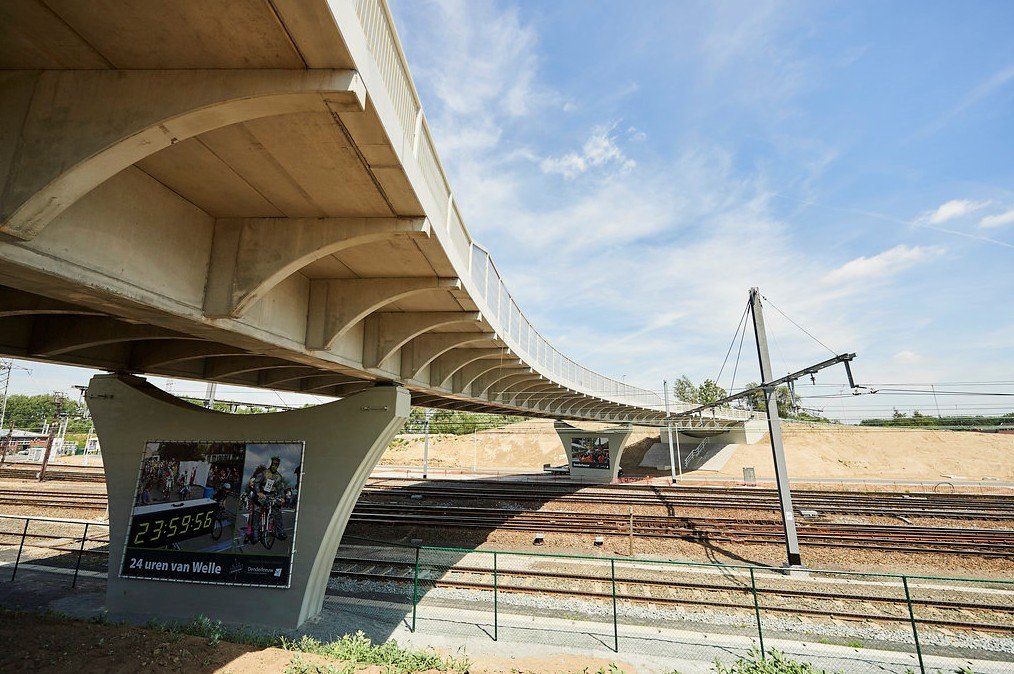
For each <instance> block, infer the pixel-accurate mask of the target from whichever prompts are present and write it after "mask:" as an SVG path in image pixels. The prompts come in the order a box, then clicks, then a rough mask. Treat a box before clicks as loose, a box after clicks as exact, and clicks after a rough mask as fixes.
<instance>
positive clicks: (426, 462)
mask: <svg viewBox="0 0 1014 674" xmlns="http://www.w3.org/2000/svg"><path fill="white" fill-rule="evenodd" d="M423 416H424V417H425V418H426V424H425V429H426V437H425V439H424V440H423V479H424V480H425V479H426V474H427V473H429V472H430V417H432V416H433V410H431V409H428V408H427V410H426V411H425V412H424V413H423Z"/></svg>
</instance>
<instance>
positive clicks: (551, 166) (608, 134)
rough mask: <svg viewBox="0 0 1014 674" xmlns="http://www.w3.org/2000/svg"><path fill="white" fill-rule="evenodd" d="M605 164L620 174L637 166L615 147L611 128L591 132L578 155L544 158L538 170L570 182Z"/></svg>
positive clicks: (568, 154) (574, 153)
mask: <svg viewBox="0 0 1014 674" xmlns="http://www.w3.org/2000/svg"><path fill="white" fill-rule="evenodd" d="M607 164H609V165H615V166H616V167H617V170H618V171H619V172H620V173H626V172H628V171H630V170H632V169H633V168H634V167H635V166H636V165H637V164H636V162H635V161H634V160H633V159H628V158H627V156H626V155H625V154H623V150H621V149H620V148H619V146H617V145H616V141H615V140H614V139H613V136H612V128H610V127H604V126H599V127H596V128H595V129H593V130H592V134H591V136H589V137H588V140H586V141H585V142H584V145H583V146H582V148H581V153H580V154H578V153H576V152H568V153H567V154H565V155H562V156H560V157H546V158H545V159H543V160H542V161H541V162H539V169H540V170H541V171H542V172H543V173H559V174H560V175H562V176H563V177H564V178H567V179H568V180H570V179H572V178H576V177H577V176H578V175H580V174H582V173H584V172H585V171H587V170H588V169H590V168H593V167H599V166H605V165H607Z"/></svg>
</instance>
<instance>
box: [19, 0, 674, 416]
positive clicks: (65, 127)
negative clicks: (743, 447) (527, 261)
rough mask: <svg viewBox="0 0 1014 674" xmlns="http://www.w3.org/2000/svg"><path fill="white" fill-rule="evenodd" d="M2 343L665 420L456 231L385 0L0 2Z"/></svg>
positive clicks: (236, 379) (438, 399)
mask: <svg viewBox="0 0 1014 674" xmlns="http://www.w3.org/2000/svg"><path fill="white" fill-rule="evenodd" d="M0 69H2V72H0V92H2V95H0V129H2V136H0V184H2V186H3V192H2V204H0V218H2V220H0V232H2V238H3V240H2V242H0V255H2V259H3V265H2V266H0V284H2V287H0V317H2V319H3V320H2V328H0V351H2V352H3V353H5V354H7V355H12V356H17V357H22V358H30V359H37V360H44V361H52V362H61V363H69V364H77V365H85V366H89V367H93V368H98V369H104V370H110V371H118V372H133V373H150V374H159V375H165V376H170V377H180V378H191V379H197V380H202V381H216V382H222V383H230V384H238V385H247V386H258V387H269V388H275V389H282V390H290V391H299V392H307V393H314V394H319V395H325V396H336V397H341V396H345V395H348V394H350V393H353V392H356V391H359V390H362V389H364V388H366V387H369V386H371V385H373V384H375V383H378V382H380V383H383V382H392V383H397V384H401V385H404V386H406V387H407V388H408V389H409V390H410V391H411V393H412V402H413V403H414V404H419V405H426V406H432V407H443V408H453V409H464V410H475V411H490V412H510V413H522V414H525V415H529V416H544V417H553V418H564V419H591V420H598V421H619V422H640V423H652V422H657V421H658V420H659V419H660V418H661V416H662V414H661V412H660V409H661V400H660V399H659V397H658V396H657V395H656V394H655V393H653V392H651V391H647V390H643V389H639V388H637V387H634V386H628V385H626V384H624V383H621V382H618V381H616V380H613V379H610V378H608V377H605V376H602V375H599V374H597V373H595V372H592V371H591V370H589V369H587V368H585V367H582V366H581V365H579V364H577V363H575V362H574V361H572V360H571V359H569V358H567V357H566V356H565V355H563V354H562V353H560V352H559V351H558V350H556V349H555V348H553V346H552V345H550V344H549V343H548V342H547V341H546V340H545V339H544V338H543V337H542V335H540V334H539V332H538V331H537V330H536V329H535V327H534V326H532V325H531V324H530V323H529V322H528V320H527V319H526V318H525V316H524V314H523V313H522V311H521V309H520V308H519V307H518V305H517V303H516V302H515V301H514V300H513V298H512V297H511V294H510V292H509V291H508V289H507V288H506V287H505V285H504V283H503V282H502V280H501V278H500V275H499V273H498V271H497V268H496V265H495V263H494V262H493V260H492V259H491V258H490V255H489V253H488V252H487V251H486V250H485V249H483V248H482V247H481V246H479V245H478V244H476V243H475V242H474V241H472V239H471V237H470V235H469V233H468V230H467V228H466V227H465V223H464V221H463V219H462V216H461V213H460V212H459V209H458V206H457V204H456V202H455V200H454V195H453V193H452V190H451V187H450V185H449V184H448V181H447V178H446V176H445V174H444V171H443V169H442V167H441V164H440V160H439V158H438V155H437V152H436V148H435V147H434V144H433V141H432V139H431V137H430V134H429V130H428V126H427V123H426V118H425V115H424V114H423V111H422V108H421V106H420V103H419V98H418V95H417V93H416V90H415V87H414V85H413V83H412V78H411V75H410V74H409V70H408V65H407V63H406V61H405V57H404V55H403V54H402V51H401V47H400V45H399V42H398V38H397V35H396V33H395V29H394V25H393V23H392V21H391V16H390V13H389V11H388V9H387V7H386V4H385V3H383V2H380V1H379V0H354V1H353V0H347V1H342V2H339V1H334V2H325V1H324V0H314V1H299V2H296V1H291V0H270V1H269V0H262V1H250V2H239V3H236V2H205V1H203V0H180V1H178V2H172V3H167V4H166V5H164V6H161V7H160V8H159V10H158V11H152V10H151V4H150V3H148V2H142V1H139V0H126V1H123V0H116V1H113V0H108V1H104V0H97V1H96V2H88V3H79V2H73V1H69V0H68V1H63V0H46V1H45V2H43V1H42V0H14V1H12V2H6V3H3V4H2V7H0Z"/></svg>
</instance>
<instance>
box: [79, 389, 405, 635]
mask: <svg viewBox="0 0 1014 674" xmlns="http://www.w3.org/2000/svg"><path fill="white" fill-rule="evenodd" d="M87 397H88V405H89V408H90V409H91V412H92V416H93V418H94V421H95V427H96V429H97V431H98V434H99V438H100V440H101V442H102V454H103V458H104V463H105V472H106V485H107V489H108V492H109V519H110V533H109V540H110V543H109V582H108V589H107V591H106V609H107V610H108V611H109V613H110V615H111V616H113V617H116V618H118V619H129V620H147V619H152V618H155V619H160V620H166V619H172V620H180V621H189V620H190V619H192V618H193V617H194V616H197V615H204V616H207V617H210V618H213V619H216V620H222V621H223V622H226V623H231V624H249V625H258V626H265V627H271V628H276V629H288V628H294V627H297V626H299V625H300V624H302V623H303V622H305V621H306V620H307V619H308V618H311V617H313V616H315V615H317V614H318V613H319V612H320V610H321V607H322V605H323V601H324V594H325V590H326V589H327V582H328V579H329V577H330V571H331V567H332V564H333V560H334V556H335V553H336V551H337V549H338V544H339V542H340V541H341V537H342V534H343V533H344V531H345V526H346V524H347V523H348V519H349V516H350V514H351V512H352V508H353V506H354V505H355V502H356V500H357V498H358V496H359V493H360V491H361V489H362V487H363V485H364V484H365V482H366V480H367V478H368V477H369V474H370V471H371V470H372V469H373V467H374V466H375V465H376V463H377V462H378V461H379V460H380V456H381V454H383V452H384V449H385V448H386V447H387V444H388V442H390V440H391V438H392V437H393V436H394V435H395V433H397V431H398V430H399V429H400V428H401V426H402V424H403V423H404V421H405V420H406V419H407V418H408V415H409V411H410V395H409V392H408V391H407V390H406V389H405V388H402V387H395V386H390V387H374V388H370V389H368V390H366V391H362V392H360V393H357V394H355V395H352V396H349V397H347V398H344V399H342V400H339V401H337V402H333V403H329V404H325V405H319V406H316V407H307V408H304V409H298V410H291V411H287V412H280V413H274V414H255V415H232V414H224V413H221V412H215V411H212V410H207V409H204V408H202V407H197V406H195V405H192V404H189V403H186V402H184V401H182V400H180V399H178V398H175V397H173V396H171V395H169V394H167V393H165V392H163V391H161V390H159V389H157V388H156V387H154V386H152V385H151V384H149V383H148V382H147V381H145V380H144V379H141V378H139V377H134V376H130V375H97V376H95V377H94V378H92V380H91V383H90V385H89V387H88V393H87ZM153 441H160V442H161V443H162V444H160V445H154V444H151V443H153ZM172 441H177V442H176V443H175V444H174V443H173V442H172ZM195 441H196V442H204V443H208V442H215V443H221V444H218V445H215V446H214V447H215V449H214V450H213V451H223V450H222V449H221V448H223V447H224V448H229V447H246V449H245V450H243V451H244V452H246V453H251V452H255V451H257V450H258V449H260V450H262V451H268V452H269V451H270V447H272V445H271V444H270V443H275V442H278V443H289V444H288V446H290V447H291V446H298V443H303V453H302V458H301V460H302V464H301V466H300V479H299V488H298V502H297V505H296V507H295V509H294V512H292V510H291V509H290V510H289V511H288V512H286V511H285V510H282V513H283V518H289V519H292V522H291V524H290V523H289V522H286V524H285V528H286V529H288V536H287V540H285V541H284V542H281V541H279V542H277V543H276V544H275V547H277V548H279V549H281V550H282V551H285V550H288V549H291V552H292V554H291V567H287V573H286V576H287V577H288V587H285V586H277V585H276V586H268V585H270V583H272V582H275V583H277V582H278V581H274V580H272V578H270V576H271V575H272V574H266V576H267V577H266V580H258V578H257V577H256V576H255V577H252V578H251V577H250V576H249V575H248V576H247V577H246V578H245V579H241V580H243V582H246V583H248V584H246V585H227V584H222V583H223V582H229V581H230V577H227V576H226V574H227V573H229V571H228V570H226V571H224V572H222V573H220V574H218V575H215V572H214V568H215V564H214V563H212V564H211V570H210V571H209V570H208V567H207V566H206V564H208V563H209V562H208V561H207V560H211V562H215V560H217V559H221V560H222V563H221V564H219V566H223V567H224V566H226V565H229V566H231V567H232V569H234V570H233V571H232V573H233V574H236V573H238V572H237V571H235V569H236V568H238V567H239V566H240V565H241V563H242V562H243V560H244V559H250V560H254V561H250V562H249V564H248V566H250V567H251V568H250V569H249V571H250V572H251V573H253V574H256V573H263V569H260V568H257V567H256V566H255V565H256V564H257V562H256V559H257V555H259V554H260V555H263V553H265V552H271V551H268V550H264V549H262V546H256V545H249V544H247V545H242V546H240V547H239V548H237V546H236V545H235V544H231V547H230V542H231V541H240V542H241V541H242V537H241V535H239V536H237V537H233V533H234V532H227V534H226V535H224V536H222V537H221V539H220V540H219V541H217V542H216V543H217V545H216V546H214V547H217V548H219V550H218V551H217V552H215V551H208V548H207V547H205V548H201V546H202V545H203V544H204V540H203V539H191V540H189V541H186V542H184V543H179V544H176V545H170V546H168V547H166V546H162V547H157V546H155V545H154V544H149V545H148V549H140V550H139V549H138V548H136V547H134V545H133V543H136V542H137V541H138V540H142V539H144V538H145V535H143V534H142V533H141V531H140V529H139V526H140V524H139V523H140V520H139V518H138V517H134V514H135V511H134V507H135V504H136V503H137V500H138V481H139V475H140V474H141V468H142V455H143V454H144V453H145V452H149V453H150V452H151V451H152V449H151V448H152V447H156V446H159V447H177V448H179V447H183V448H184V449H185V448H186V447H188V446H193V445H194V443H195ZM188 443H189V445H188ZM244 443H248V444H244ZM204 446H205V447H207V445H204ZM165 451H168V450H165ZM209 451H210V450H209ZM297 455H298V454H297ZM216 456H217V455H216ZM292 463H293V461H292V460H289V461H288V464H289V465H286V466H283V467H282V471H283V472H282V475H288V476H290V478H291V476H292V475H293V471H294V469H295V466H294V465H291V464H292ZM194 465H197V466H198V468H200V465H199V464H196V463H195V464H194ZM189 466H190V464H188V465H187V469H188V471H189V470H190V467H189ZM180 472H183V471H182V470H181V471H180ZM248 477H249V476H248V475H246V474H244V475H243V477H242V481H243V482H245V481H246V480H247V479H248ZM213 479H214V478H212V479H211V480H212V481H213ZM233 489H234V490H235V486H234V487H233ZM195 491H197V489H196V488H195ZM151 496H152V497H153V498H152V506H150V507H151V508H152V510H154V511H156V514H157V513H158V512H160V511H164V510H166V509H169V508H172V507H173V505H172V503H171V501H172V500H177V499H175V498H173V499H168V498H165V497H164V495H163V494H162V493H161V492H158V491H157V490H156V493H154V494H152V495H151ZM195 496H197V494H193V495H191V496H190V500H186V501H181V504H184V505H181V506H180V507H183V508H189V507H191V505H192V504H193V507H200V503H202V501H201V499H195V498H194V497H195ZM200 496H204V497H205V498H204V499H203V503H204V504H206V507H213V505H212V506H208V504H213V503H214V501H213V499H211V500H209V499H207V498H206V496H207V494H206V493H205V492H203V490H200ZM232 498H233V499H234V501H233V503H236V504H237V505H238V498H236V497H235V496H233V497H232ZM176 512H177V513H182V512H183V510H177V511H176ZM169 514H173V513H172V512H170V513H169ZM132 518H133V519H132ZM239 519H240V518H238V517H237V519H236V523H235V524H234V525H233V527H234V529H239ZM132 522H133V526H132ZM177 524H179V522H177ZM153 526H154V525H153ZM147 536H148V537H149V538H150V537H151V533H150V532H149V533H148V534H147ZM210 541H211V538H210V536H207V542H208V543H210ZM128 544H129V545H128ZM180 547H182V548H184V549H183V550H180V549H179V548H180ZM125 549H126V550H127V552H128V555H127V556H128V557H132V556H133V555H134V553H135V552H137V553H138V554H140V555H141V556H144V555H148V556H150V557H151V558H153V559H161V558H164V559H169V560H173V559H175V560H177V567H178V568H182V567H180V566H179V562H180V561H182V562H186V563H188V564H190V565H191V573H190V574H189V575H187V576H186V579H182V578H175V579H168V580H167V579H159V580H153V579H150V576H149V577H148V578H145V579H141V578H137V577H127V576H129V573H130V572H129V571H128V572H127V573H124V571H125V565H124V551H125ZM197 549H200V550H199V551H197ZM274 552H275V557H274V558H271V557H264V558H263V559H266V560H268V562H269V563H271V562H273V563H276V564H285V562H283V561H279V560H283V559H285V555H284V554H283V555H282V556H279V555H278V554H277V553H278V550H275V551H274ZM244 555H248V556H249V557H246V558H244V557H243V556H244ZM237 560H238V561H237ZM128 561H129V560H128ZM269 565H270V564H269ZM195 569H196V571H197V572H195ZM146 573H147V572H146ZM156 575H158V574H156ZM167 575H173V574H172V573H169V572H167ZM176 575H184V574H182V572H181V574H176ZM237 578H240V577H239V576H237V575H233V576H232V577H231V580H232V581H236V580H237Z"/></svg>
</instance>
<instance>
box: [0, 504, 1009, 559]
mask: <svg viewBox="0 0 1014 674" xmlns="http://www.w3.org/2000/svg"><path fill="white" fill-rule="evenodd" d="M424 489H425V487H424ZM469 491H474V490H469ZM411 493H414V492H410V493H409V494H407V495H411ZM376 496H377V492H376V491H371V492H366V493H364V498H361V499H360V501H359V502H358V503H357V504H356V507H355V509H354V510H353V513H352V517H351V519H350V524H365V525H391V526H399V525H402V526H410V527H419V526H425V527H438V528H477V529H500V530H513V531H528V532H533V533H535V532H552V533H569V534H578V535H598V536H629V535H631V533H632V534H633V535H634V536H635V537H637V538H662V539H680V540H687V541H692V542H697V543H702V544H708V543H714V542H738V543H758V544H779V543H781V542H782V541H783V540H784V531H783V529H782V526H781V523H780V522H779V521H778V520H776V519H770V520H768V519H756V518H745V517H706V516H677V515H645V514H634V515H633V516H632V518H631V515H628V514H618V513H601V512H600V513H595V512H591V513H589V512H576V511H567V510H520V509H519V510H511V509H504V508H502V507H496V508H482V507H474V506H457V505H454V506H437V505H423V504H420V503H418V502H412V504H411V506H410V507H407V505H406V504H404V503H390V502H378V501H374V500H372V499H373V498H374V497H376ZM545 499H546V496H543V500H545ZM472 500H473V501H474V500H476V499H475V496H474V493H473V499H472ZM560 500H561V501H563V502H564V503H566V501H567V500H566V499H560ZM599 502H601V501H599ZM606 502H607V503H613V501H612V500H607V501H606ZM106 504H107V501H106V496H105V495H104V494H96V493H84V492H67V491H63V490H27V489H8V490H2V491H0V506H38V507H50V508H60V509H70V510H84V511H101V510H105V509H106ZM798 536H799V541H800V544H801V545H807V546H819V547H825V548H842V549H871V548H873V549H884V550H890V551H892V552H909V553H920V552H933V553H941V554H963V555H978V556H983V557H994V558H1014V530H1010V529H975V528H964V527H935V526H934V527H928V526H915V525H883V524H845V523H835V522H807V521H801V522H800V523H799V524H798Z"/></svg>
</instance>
